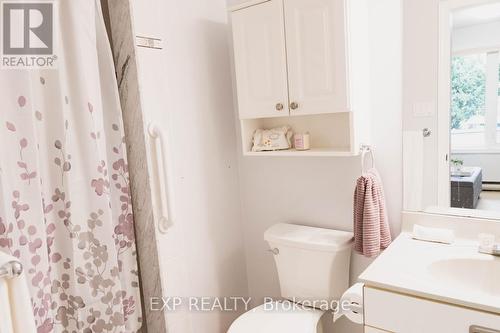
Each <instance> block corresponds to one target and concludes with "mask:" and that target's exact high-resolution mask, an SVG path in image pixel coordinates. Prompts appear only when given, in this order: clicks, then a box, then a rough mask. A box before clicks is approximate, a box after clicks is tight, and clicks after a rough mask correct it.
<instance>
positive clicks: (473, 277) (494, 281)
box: [428, 256, 500, 296]
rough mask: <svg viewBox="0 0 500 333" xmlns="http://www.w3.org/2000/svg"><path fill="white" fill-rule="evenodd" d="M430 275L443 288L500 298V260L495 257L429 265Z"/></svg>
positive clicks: (441, 261) (463, 259)
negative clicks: (460, 289)
mask: <svg viewBox="0 0 500 333" xmlns="http://www.w3.org/2000/svg"><path fill="white" fill-rule="evenodd" d="M428 272H429V274H430V275H431V276H432V277H434V278H436V282H437V283H439V284H442V286H443V288H446V289H450V288H462V289H464V290H470V291H474V292H484V293H486V294H488V295H496V296H500V259H498V258H494V257H491V258H489V257H484V256H481V258H476V259H471V258H453V259H444V260H437V261H435V262H433V263H431V264H430V265H429V269H428Z"/></svg>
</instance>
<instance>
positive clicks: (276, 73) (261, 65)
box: [231, 0, 289, 119]
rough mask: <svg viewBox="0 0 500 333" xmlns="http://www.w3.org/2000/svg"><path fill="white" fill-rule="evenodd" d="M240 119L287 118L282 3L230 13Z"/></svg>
mask: <svg viewBox="0 0 500 333" xmlns="http://www.w3.org/2000/svg"><path fill="white" fill-rule="evenodd" d="M231 20H232V29H233V44H234V45H233V48H234V64H235V72H236V87H237V94H238V106H239V114H240V118H242V119H245V118H262V117H280V116H288V115H289V112H288V86H287V73H286V51H285V32H284V19H283V2H282V1H281V0H271V1H268V2H265V3H262V4H258V5H255V6H251V7H248V8H245V9H240V10H237V11H235V12H233V13H232V15H231Z"/></svg>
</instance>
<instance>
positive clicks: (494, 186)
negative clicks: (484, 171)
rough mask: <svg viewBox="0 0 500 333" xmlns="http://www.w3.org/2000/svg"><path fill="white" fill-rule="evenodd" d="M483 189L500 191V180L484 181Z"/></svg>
mask: <svg viewBox="0 0 500 333" xmlns="http://www.w3.org/2000/svg"><path fill="white" fill-rule="evenodd" d="M483 191H500V182H483Z"/></svg>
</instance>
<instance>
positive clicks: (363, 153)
mask: <svg viewBox="0 0 500 333" xmlns="http://www.w3.org/2000/svg"><path fill="white" fill-rule="evenodd" d="M360 150H361V172H365V170H366V168H365V166H366V165H365V161H366V155H368V154H369V155H370V160H371V167H370V169H371V168H374V167H375V157H373V150H372V148H371V147H370V146H367V145H362V146H361V148H360Z"/></svg>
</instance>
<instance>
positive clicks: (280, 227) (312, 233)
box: [264, 223, 354, 252]
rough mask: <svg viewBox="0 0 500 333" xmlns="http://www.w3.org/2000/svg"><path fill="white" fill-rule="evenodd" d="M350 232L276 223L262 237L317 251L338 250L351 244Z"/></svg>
mask: <svg viewBox="0 0 500 333" xmlns="http://www.w3.org/2000/svg"><path fill="white" fill-rule="evenodd" d="M353 237H354V234H353V233H352V232H347V231H340V230H332V229H324V228H316V227H307V226H302V225H296V224H290V223H278V224H275V225H273V226H272V227H270V228H269V229H267V230H266V232H265V233H264V239H265V240H266V241H268V242H273V243H277V244H281V245H285V246H291V247H300V248H304V249H308V250H317V251H332V252H334V251H338V250H341V249H344V248H346V247H348V246H351V243H352V240H353Z"/></svg>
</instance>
